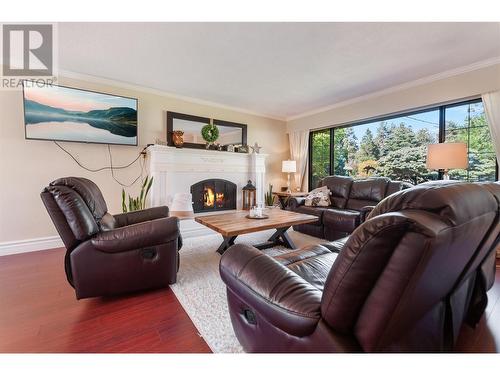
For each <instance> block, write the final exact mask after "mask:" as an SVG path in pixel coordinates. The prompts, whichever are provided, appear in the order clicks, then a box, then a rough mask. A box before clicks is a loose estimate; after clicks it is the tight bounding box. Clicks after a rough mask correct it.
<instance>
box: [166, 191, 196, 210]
mask: <svg viewBox="0 0 500 375" xmlns="http://www.w3.org/2000/svg"><path fill="white" fill-rule="evenodd" d="M170 210H171V211H193V197H192V195H191V194H189V193H176V194H175V195H174V199H173V200H172V204H171V206H170Z"/></svg>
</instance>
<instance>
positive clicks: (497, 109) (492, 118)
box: [482, 91, 500, 162]
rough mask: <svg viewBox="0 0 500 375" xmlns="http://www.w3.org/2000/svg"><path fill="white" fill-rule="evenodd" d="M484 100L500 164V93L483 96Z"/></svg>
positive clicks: (495, 92)
mask: <svg viewBox="0 0 500 375" xmlns="http://www.w3.org/2000/svg"><path fill="white" fill-rule="evenodd" d="M482 99H483V106H484V112H485V113H486V120H487V121H488V126H489V127H490V133H491V139H492V141H493V145H494V147H495V153H496V155H497V161H499V162H500V91H494V92H489V93H486V94H483V95H482Z"/></svg>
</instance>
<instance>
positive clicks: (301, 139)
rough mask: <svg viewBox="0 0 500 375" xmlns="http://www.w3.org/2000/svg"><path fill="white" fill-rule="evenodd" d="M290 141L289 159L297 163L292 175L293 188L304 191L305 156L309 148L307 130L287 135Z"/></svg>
mask: <svg viewBox="0 0 500 375" xmlns="http://www.w3.org/2000/svg"><path fill="white" fill-rule="evenodd" d="M288 139H289V141H290V159H291V160H295V162H296V163H297V172H295V174H294V179H295V186H296V187H299V188H300V190H301V191H304V188H305V185H306V180H307V179H306V169H307V155H308V146H309V130H300V131H295V132H291V133H288Z"/></svg>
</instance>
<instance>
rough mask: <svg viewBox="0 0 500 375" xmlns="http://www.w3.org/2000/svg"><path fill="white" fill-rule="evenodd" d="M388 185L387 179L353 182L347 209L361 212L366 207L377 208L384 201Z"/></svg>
mask: <svg viewBox="0 0 500 375" xmlns="http://www.w3.org/2000/svg"><path fill="white" fill-rule="evenodd" d="M388 183H389V179H387V178H385V177H375V178H369V179H366V180H356V181H353V183H352V187H351V192H350V194H349V200H348V201H347V204H346V208H348V209H350V210H358V211H359V210H361V209H362V208H363V207H365V206H376V205H377V203H378V202H380V201H381V200H382V199H384V197H385V192H386V190H387V185H388Z"/></svg>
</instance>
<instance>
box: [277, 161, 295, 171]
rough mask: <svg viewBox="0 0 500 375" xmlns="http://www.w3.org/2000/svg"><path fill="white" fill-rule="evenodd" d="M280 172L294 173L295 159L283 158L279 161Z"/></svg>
mask: <svg viewBox="0 0 500 375" xmlns="http://www.w3.org/2000/svg"><path fill="white" fill-rule="evenodd" d="M281 172H284V173H295V172H297V163H296V161H295V160H283V162H282V163H281Z"/></svg>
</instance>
